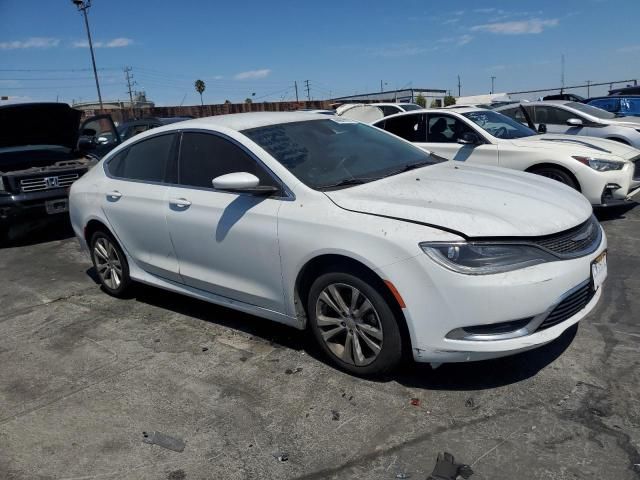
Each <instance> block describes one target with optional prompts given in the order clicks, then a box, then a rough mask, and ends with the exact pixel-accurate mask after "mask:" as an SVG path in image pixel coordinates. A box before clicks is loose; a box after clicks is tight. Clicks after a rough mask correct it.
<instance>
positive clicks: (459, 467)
mask: <svg viewBox="0 0 640 480" xmlns="http://www.w3.org/2000/svg"><path fill="white" fill-rule="evenodd" d="M471 475H473V470H471V467H470V466H469V465H465V464H463V463H456V461H455V458H453V455H451V454H450V453H447V452H443V453H439V454H438V458H437V459H436V466H435V467H434V468H433V472H431V475H429V476H428V477H427V480H456V479H457V478H458V477H459V476H460V477H462V478H464V479H465V480H466V479H467V478H470V477H471Z"/></svg>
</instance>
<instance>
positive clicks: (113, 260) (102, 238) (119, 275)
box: [90, 230, 132, 298]
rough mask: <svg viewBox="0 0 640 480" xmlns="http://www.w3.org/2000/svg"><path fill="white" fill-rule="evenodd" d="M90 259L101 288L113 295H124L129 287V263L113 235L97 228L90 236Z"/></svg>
mask: <svg viewBox="0 0 640 480" xmlns="http://www.w3.org/2000/svg"><path fill="white" fill-rule="evenodd" d="M90 245H91V260H92V261H93V266H94V267H95V269H96V273H97V274H98V279H99V280H100V285H101V286H102V289H103V290H104V291H105V292H107V293H108V294H109V295H113V296H114V297H119V298H122V297H125V296H126V293H127V291H128V290H129V288H130V287H131V283H132V282H131V277H130V276H129V264H128V263H127V257H126V256H125V255H124V252H123V251H122V248H120V245H118V242H117V241H116V240H115V238H113V236H112V235H111V234H109V233H107V232H104V231H102V230H99V231H97V232H95V233H94V234H93V236H92V237H91V243H90Z"/></svg>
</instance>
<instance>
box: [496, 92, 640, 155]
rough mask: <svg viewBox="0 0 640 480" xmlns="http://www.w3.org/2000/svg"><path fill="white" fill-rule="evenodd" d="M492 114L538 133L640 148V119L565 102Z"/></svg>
mask: <svg viewBox="0 0 640 480" xmlns="http://www.w3.org/2000/svg"><path fill="white" fill-rule="evenodd" d="M495 111H496V112H500V113H502V114H504V115H507V116H509V117H511V118H513V119H514V120H516V121H518V122H521V123H524V124H525V125H529V126H530V127H532V128H535V129H536V130H537V131H539V132H542V131H546V132H548V133H563V134H567V135H587V136H589V137H600V138H607V139H609V140H615V141H617V142H621V143H624V144H626V145H631V146H632V147H635V148H640V118H639V117H616V116H615V115H614V114H613V113H610V112H607V111H606V110H602V109H600V108H596V107H592V106H591V105H585V104H584V103H578V102H570V101H566V100H548V101H541V102H527V103H522V104H517V105H505V106H504V107H498V108H496V109H495ZM540 125H545V126H546V130H545V129H544V127H540Z"/></svg>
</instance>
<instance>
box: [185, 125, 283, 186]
mask: <svg viewBox="0 0 640 480" xmlns="http://www.w3.org/2000/svg"><path fill="white" fill-rule="evenodd" d="M236 172H248V173H252V174H253V175H255V176H256V177H258V179H259V180H260V185H271V186H276V183H275V181H274V180H273V178H272V177H271V175H269V174H268V173H267V172H266V171H265V170H264V168H263V167H262V166H261V165H259V164H258V163H257V162H256V161H255V160H254V159H253V158H251V156H249V154H248V153H246V152H245V151H244V150H243V149H242V148H240V147H239V146H237V145H236V144H234V143H233V142H231V141H229V140H227V139H225V138H223V137H220V136H218V135H213V134H210V133H198V132H185V133H184V134H183V135H182V143H181V145H180V161H179V162H178V183H179V184H180V185H185V186H191V187H201V188H213V185H212V183H211V182H212V180H213V179H214V178H216V177H219V176H221V175H226V174H228V173H236Z"/></svg>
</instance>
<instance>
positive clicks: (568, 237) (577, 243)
mask: <svg viewBox="0 0 640 480" xmlns="http://www.w3.org/2000/svg"><path fill="white" fill-rule="evenodd" d="M601 237H602V232H601V231H600V224H599V223H598V221H597V220H596V218H595V217H594V216H593V215H592V216H591V218H590V219H589V220H587V221H586V222H584V223H583V224H582V225H578V226H577V227H574V228H572V229H570V230H565V231H564V232H561V233H556V234H553V235H548V236H546V237H540V238H538V239H535V240H533V243H535V244H536V245H538V246H539V247H542V248H544V249H546V250H549V251H551V252H553V253H555V254H556V255H558V256H560V257H578V256H581V255H588V254H589V253H592V252H594V251H595V250H596V249H597V248H598V246H599V245H600V239H601Z"/></svg>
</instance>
